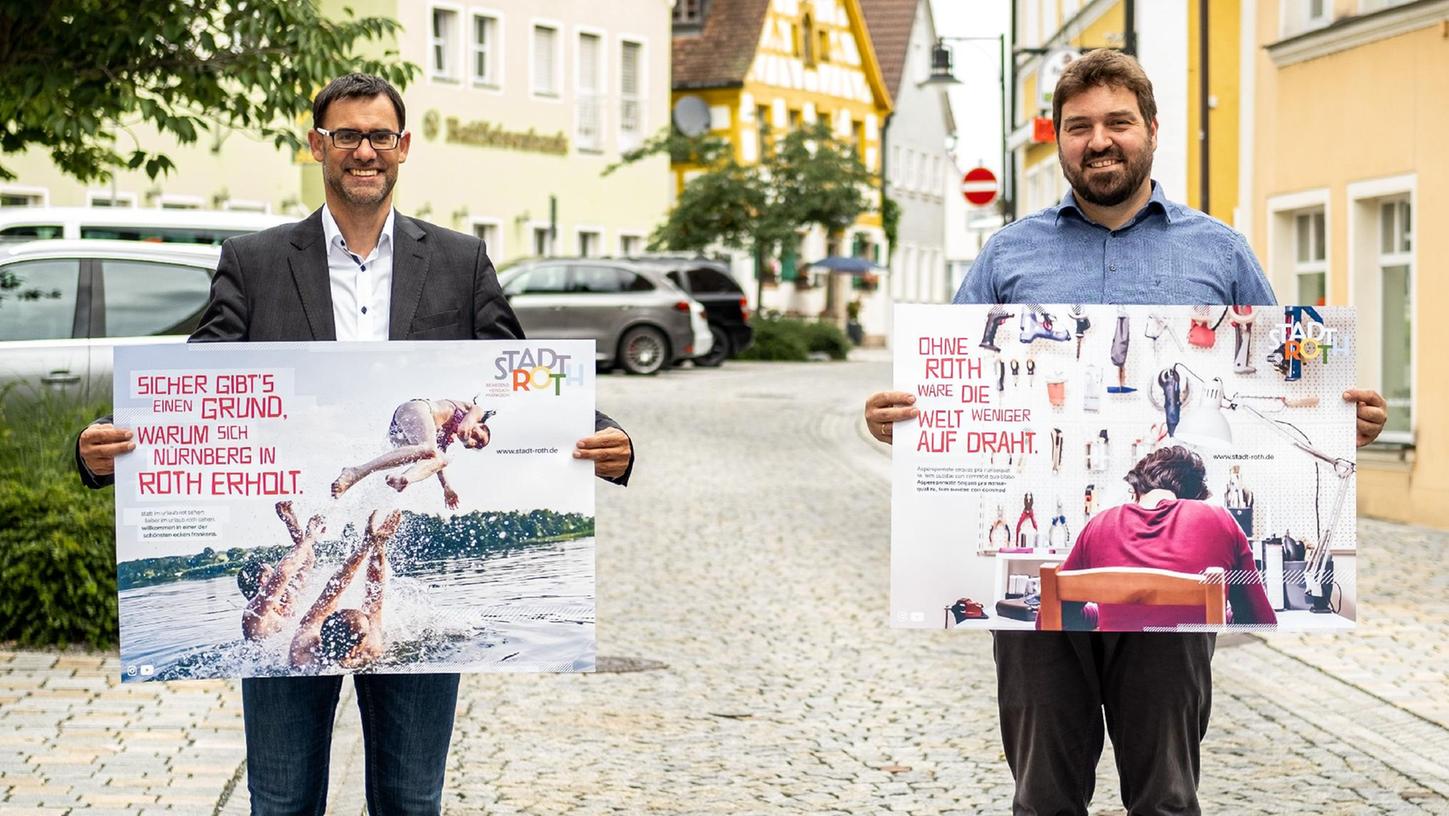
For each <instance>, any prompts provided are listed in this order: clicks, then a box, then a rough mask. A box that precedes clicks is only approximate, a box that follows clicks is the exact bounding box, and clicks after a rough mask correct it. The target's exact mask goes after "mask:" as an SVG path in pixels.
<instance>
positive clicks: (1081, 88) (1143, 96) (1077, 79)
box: [1052, 48, 1157, 134]
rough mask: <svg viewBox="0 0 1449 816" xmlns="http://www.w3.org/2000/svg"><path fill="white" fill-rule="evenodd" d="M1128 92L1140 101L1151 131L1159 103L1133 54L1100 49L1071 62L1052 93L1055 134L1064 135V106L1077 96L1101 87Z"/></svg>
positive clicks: (1143, 117)
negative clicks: (1122, 89) (1062, 133)
mask: <svg viewBox="0 0 1449 816" xmlns="http://www.w3.org/2000/svg"><path fill="white" fill-rule="evenodd" d="M1103 85H1106V86H1109V87H1113V88H1126V89H1127V90H1129V91H1131V92H1132V93H1133V94H1134V95H1135V96H1136V97H1137V109H1138V110H1139V111H1141V112H1142V123H1143V124H1144V125H1146V126H1147V129H1148V130H1149V131H1150V130H1151V129H1152V120H1153V119H1156V118H1157V100H1156V99H1154V98H1153V96H1152V80H1150V79H1148V78H1147V72H1146V71H1144V70H1142V63H1140V62H1138V61H1137V60H1136V59H1135V58H1134V57H1132V56H1131V55H1130V54H1124V53H1122V52H1121V51H1114V50H1112V49H1110V48H1099V49H1097V50H1095V51H1088V52H1087V53H1086V54H1083V55H1082V56H1080V57H1078V58H1076V59H1074V60H1072V61H1071V62H1070V63H1069V64H1068V65H1067V69H1066V70H1065V71H1063V72H1062V78H1061V79H1059V80H1057V86H1056V88H1055V89H1053V90H1052V130H1054V131H1056V133H1058V134H1060V133H1061V132H1062V105H1064V104H1066V101H1067V100H1068V99H1071V98H1072V97H1074V96H1077V95H1078V94H1081V93H1083V92H1085V91H1089V90H1091V89H1092V88H1096V87H1099V86H1103Z"/></svg>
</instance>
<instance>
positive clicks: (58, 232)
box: [0, 224, 65, 243]
mask: <svg viewBox="0 0 1449 816" xmlns="http://www.w3.org/2000/svg"><path fill="white" fill-rule="evenodd" d="M64 233H65V228H64V227H62V226H61V225H59V224H25V225H23V226H14V227H6V228H5V229H0V243H14V242H16V241H32V240H36V239H41V240H46V241H48V240H50V239H52V238H63V237H65V236H64Z"/></svg>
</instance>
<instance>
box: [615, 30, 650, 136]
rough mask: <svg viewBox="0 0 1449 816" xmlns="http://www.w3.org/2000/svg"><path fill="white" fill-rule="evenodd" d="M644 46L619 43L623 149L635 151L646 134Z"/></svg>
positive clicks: (620, 133)
mask: <svg viewBox="0 0 1449 816" xmlns="http://www.w3.org/2000/svg"><path fill="white" fill-rule="evenodd" d="M643 56H644V46H643V45H642V44H640V43H636V42H629V41H628V40H625V41H623V42H621V43H620V44H619V135H620V138H619V148H620V149H621V150H632V149H634V148H635V147H637V146H638V145H639V141H640V138H641V137H642V136H643V133H644V77H643V70H644V64H643V63H644V60H643Z"/></svg>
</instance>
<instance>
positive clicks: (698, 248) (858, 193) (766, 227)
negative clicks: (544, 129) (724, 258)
mask: <svg viewBox="0 0 1449 816" xmlns="http://www.w3.org/2000/svg"><path fill="white" fill-rule="evenodd" d="M769 135H770V134H769V133H768V132H767V133H766V137H767V142H768V144H767V147H766V148H765V149H764V150H763V154H764V155H763V156H762V157H761V159H760V161H759V162H758V163H756V164H751V165H745V164H741V163H740V162H739V161H738V160H737V159H736V158H735V152H734V148H733V146H732V145H730V143H729V142H727V141H724V140H722V139H720V138H718V137H715V136H711V135H708V134H704V135H701V136H697V137H689V136H685V135H683V134H681V133H679V132H677V131H674V130H673V129H670V130H668V131H666V132H663V133H660V134H659V135H657V136H655V137H653V138H652V139H650V140H649V141H647V142H645V143H644V144H643V145H642V146H640V147H639V148H638V149H637V150H633V151H631V152H629V153H626V154H624V156H623V158H622V159H621V160H620V162H619V163H618V164H615V165H612V166H610V167H608V168H606V169H605V170H604V173H605V175H607V174H609V173H611V172H613V171H614V170H615V169H617V168H618V167H620V166H623V165H626V164H632V163H634V162H637V161H640V160H642V159H644V158H646V157H649V156H653V155H656V154H661V153H662V154H667V155H668V156H669V158H670V161H671V163H674V164H682V165H688V166H693V167H697V168H699V170H700V172H699V173H698V174H697V175H694V176H693V177H691V178H690V180H689V181H688V182H686V183H685V185H684V189H683V190H682V191H680V194H679V198H678V200H676V201H675V204H674V209H672V210H671V211H670V212H669V216H668V217H667V218H666V219H665V220H664V222H663V223H661V224H660V225H659V226H658V227H657V228H656V229H655V230H654V232H653V233H652V234H651V235H650V238H649V248H650V249H651V250H660V249H665V250H673V251H676V252H703V251H704V250H706V249H708V248H710V247H728V248H730V249H740V250H746V251H749V252H750V253H751V254H753V255H754V257H755V262H756V264H757V265H762V264H763V263H764V261H765V259H766V258H769V257H772V256H773V255H774V254H775V253H776V252H777V251H778V250H779V249H780V248H781V246H783V245H784V244H785V242H786V241H789V240H792V239H793V238H794V235H795V232H796V230H799V229H804V228H808V227H810V226H812V225H817V224H818V225H820V226H821V227H824V228H825V231H826V232H827V234H829V235H831V236H837V235H839V234H840V233H841V232H842V231H844V230H845V229H846V228H847V227H849V226H850V225H851V224H853V223H855V219H856V218H858V217H859V216H860V214H861V213H863V212H865V211H867V210H868V209H870V207H871V198H872V195H871V190H872V188H873V187H875V186H876V185H877V182H878V180H877V178H876V177H875V176H874V175H873V174H872V173H871V172H870V171H869V170H868V169H867V168H866V167H865V165H864V164H863V163H861V161H860V157H859V156H858V155H857V153H856V149H855V145H854V144H852V143H850V142H848V141H845V140H842V139H839V138H837V137H836V136H835V135H834V134H833V133H831V131H830V128H829V127H828V126H826V125H825V124H824V123H823V122H818V123H816V124H814V125H811V126H809V127H805V128H800V129H797V130H793V131H791V132H789V133H787V134H785V135H784V136H782V137H780V138H777V139H774V140H769V139H768V137H769ZM755 302H756V303H759V302H760V298H758V297H757V298H756V300H755Z"/></svg>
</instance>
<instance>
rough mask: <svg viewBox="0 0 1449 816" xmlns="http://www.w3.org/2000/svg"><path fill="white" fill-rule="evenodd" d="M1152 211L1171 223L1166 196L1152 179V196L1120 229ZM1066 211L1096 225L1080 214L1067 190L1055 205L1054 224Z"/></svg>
mask: <svg viewBox="0 0 1449 816" xmlns="http://www.w3.org/2000/svg"><path fill="white" fill-rule="evenodd" d="M1153 210H1157V211H1159V212H1161V213H1162V217H1163V218H1165V219H1167V223H1169V224H1171V223H1172V208H1171V207H1169V206H1167V194H1166V193H1164V192H1163V191H1162V185H1161V184H1158V183H1157V180H1156V179H1153V181H1152V196H1151V197H1150V198H1148V199H1147V203H1146V204H1145V205H1143V207H1142V209H1140V210H1138V211H1137V214H1136V215H1134V216H1132V218H1131V219H1129V220H1128V221H1127V223H1126V224H1125V225H1123V227H1122V228H1123V229H1126V228H1127V227H1130V226H1132V225H1133V224H1136V223H1137V222H1138V221H1141V220H1142V219H1143V218H1144V217H1145V216H1146V215H1147V214H1148V213H1150V212H1152V211H1153ZM1068 211H1071V212H1074V213H1076V214H1077V217H1078V218H1081V219H1082V220H1083V221H1087V222H1089V223H1096V222H1093V221H1092V220H1091V219H1090V218H1087V214H1086V213H1084V212H1082V208H1081V207H1079V206H1077V197H1076V196H1075V195H1074V194H1073V193H1072V191H1071V190H1067V192H1066V195H1064V196H1062V200H1061V202H1060V203H1058V204H1057V213H1056V221H1055V223H1058V224H1059V223H1061V220H1062V214H1063V213H1065V212H1068Z"/></svg>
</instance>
